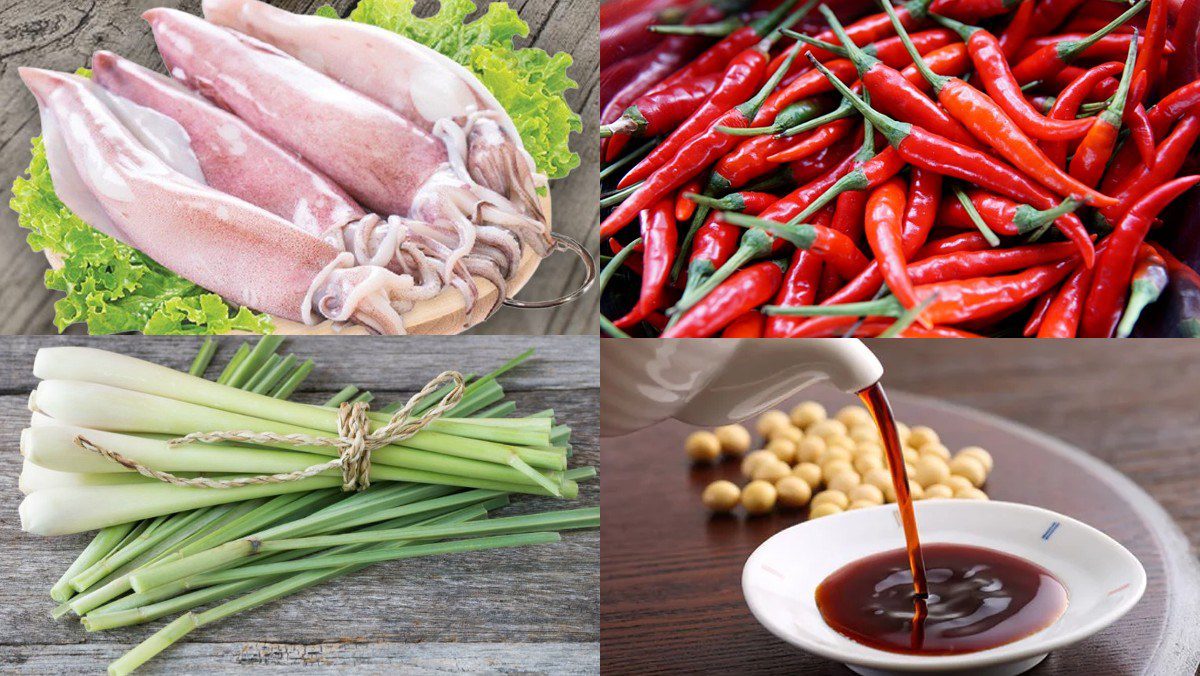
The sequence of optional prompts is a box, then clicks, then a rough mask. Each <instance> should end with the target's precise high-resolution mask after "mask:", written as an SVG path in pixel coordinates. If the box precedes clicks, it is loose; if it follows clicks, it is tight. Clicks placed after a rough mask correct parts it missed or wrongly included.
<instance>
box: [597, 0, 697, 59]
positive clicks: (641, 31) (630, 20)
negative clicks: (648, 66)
mask: <svg viewBox="0 0 1200 676" xmlns="http://www.w3.org/2000/svg"><path fill="white" fill-rule="evenodd" d="M615 4H622V3H615ZM678 4H680V3H678V2H676V1H674V0H654V1H652V2H638V3H632V2H631V3H627V4H626V6H622V7H617V8H612V9H609V10H608V11H607V12H605V21H604V23H603V24H602V26H601V27H600V63H602V64H604V65H605V67H607V66H609V65H611V64H614V63H616V62H618V61H620V60H622V59H628V58H630V57H632V56H637V55H638V54H640V53H642V52H644V51H646V50H647V49H649V48H651V47H653V46H654V44H655V41H654V40H653V38H654V37H655V36H654V35H653V34H650V33H649V31H648V29H649V28H650V26H652V25H654V24H656V23H659V22H660V21H662V20H663V18H664V15H665V14H666V13H667V12H668V11H669V10H670V9H671V8H672V6H673V5H678ZM676 18H677V19H678V18H679V17H676Z"/></svg>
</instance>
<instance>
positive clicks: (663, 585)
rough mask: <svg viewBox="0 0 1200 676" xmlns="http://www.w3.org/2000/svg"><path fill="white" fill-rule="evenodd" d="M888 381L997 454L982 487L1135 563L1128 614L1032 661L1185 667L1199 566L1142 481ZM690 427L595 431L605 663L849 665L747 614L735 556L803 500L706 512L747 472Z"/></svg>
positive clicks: (911, 406) (1072, 667)
mask: <svg viewBox="0 0 1200 676" xmlns="http://www.w3.org/2000/svg"><path fill="white" fill-rule="evenodd" d="M890 394H891V397H892V403H893V406H895V408H896V415H897V418H898V419H900V420H902V421H904V422H906V423H909V424H913V425H918V424H927V425H930V426H932V427H933V428H934V429H936V430H937V431H938V432H939V433H940V435H941V437H942V440H943V441H944V443H945V444H946V446H947V447H949V448H950V449H952V450H956V449H958V448H961V447H963V446H968V445H973V444H978V445H980V446H983V447H985V448H987V449H988V450H990V451H991V452H992V454H993V456H994V457H995V459H996V467H995V470H994V471H993V473H992V475H991V476H990V477H989V480H988V483H987V485H986V486H985V490H986V491H987V492H988V493H989V494H990V495H991V496H992V497H993V498H994V499H997V500H1008V501H1012V502H1022V503H1026V504H1031V505H1038V506H1040V507H1045V508H1047V509H1052V510H1055V511H1058V512H1061V513H1063V514H1066V515H1068V516H1072V517H1074V518H1076V519H1079V520H1081V521H1083V522H1085V523H1088V524H1090V525H1092V526H1095V527H1096V528H1099V529H1100V530H1102V531H1104V532H1105V533H1108V534H1109V535H1110V536H1112V537H1113V538H1115V539H1116V540H1118V541H1119V542H1120V543H1121V544H1122V545H1124V546H1125V547H1127V548H1128V549H1129V550H1130V551H1131V552H1133V554H1134V555H1135V556H1137V557H1138V559H1139V560H1140V561H1141V562H1142V564H1143V565H1144V566H1145V568H1146V573H1147V575H1148V586H1147V589H1146V594H1145V595H1144V596H1143V597H1142V599H1141V601H1140V602H1139V603H1138V604H1137V606H1135V607H1134V608H1133V610H1132V611H1130V612H1129V614H1127V615H1126V616H1125V617H1123V618H1121V619H1120V620H1118V621H1117V622H1116V623H1115V624H1113V625H1112V626H1111V627H1109V628H1107V629H1105V630H1104V631H1102V632H1100V633H1099V634H1096V635H1094V636H1092V637H1091V638H1089V639H1087V640H1085V641H1082V642H1081V643H1078V644H1076V645H1073V646H1070V647H1067V648H1064V649H1062V650H1058V651H1055V652H1054V653H1051V655H1050V657H1049V658H1047V660H1046V661H1045V662H1044V663H1043V664H1041V665H1040V666H1038V668H1037V669H1035V670H1033V671H1031V672H1030V674H1032V675H1035V676H1036V675H1046V674H1100V673H1103V674H1156V675H1157V674H1163V675H1167V674H1172V675H1173V674H1191V673H1194V672H1195V669H1196V664H1197V660H1198V659H1200V632H1198V631H1197V630H1196V627H1197V626H1200V566H1198V565H1197V562H1196V560H1195V559H1194V558H1193V557H1192V555H1191V553H1190V552H1189V549H1188V543H1187V541H1186V539H1185V538H1184V536H1183V534H1182V533H1181V532H1180V531H1179V529H1178V527H1177V526H1176V525H1175V524H1174V523H1173V522H1172V521H1171V518H1170V516H1169V515H1167V513H1166V512H1165V511H1164V510H1163V509H1162V508H1161V507H1160V506H1159V505H1158V504H1157V503H1155V502H1154V500H1153V499H1151V498H1150V496H1149V495H1147V494H1146V492H1145V491H1143V490H1142V489H1141V488H1139V487H1138V486H1137V485H1136V484H1134V483H1133V482H1132V481H1130V480H1129V479H1128V478H1126V477H1125V476H1124V475H1122V474H1120V473H1118V472H1117V471H1116V470H1114V469H1113V468H1111V467H1109V466H1108V465H1106V464H1104V463H1103V462H1101V461H1099V460H1097V459H1096V458H1094V457H1092V456H1090V455H1088V454H1087V453H1084V452H1083V451H1081V450H1079V449H1077V448H1074V447H1072V446H1069V445H1067V444H1065V443H1063V442H1062V441H1060V440H1058V439H1055V438H1053V437H1050V436H1047V435H1045V434H1042V433H1040V432H1037V431H1034V430H1031V429H1029V428H1027V427H1024V426H1021V425H1018V424H1016V423H1013V422H1010V421H1007V420H1002V419H1000V418H996V417H993V416H990V415H987V414H984V413H980V412H978V411H974V410H969V409H966V408H960V407H957V406H953V405H950V404H946V403H945V402H941V401H936V400H932V399H925V398H921V397H916V396H912V395H906V394H903V393H890ZM801 395H802V396H800V397H798V398H797V401H799V400H803V399H815V400H817V401H820V402H822V403H823V404H825V405H826V406H827V407H828V408H830V409H831V410H836V409H838V408H840V407H842V406H845V405H847V404H850V403H854V401H853V400H852V398H851V397H848V396H847V395H845V394H842V393H839V392H836V391H834V390H831V389H829V388H812V389H810V390H807V391H805V392H803V393H801ZM795 403H796V402H790V405H794V404H795ZM788 407H789V405H784V406H781V408H784V409H785V410H786V409H787V408H788ZM602 415H603V413H602ZM693 429H695V428H693V427H690V426H688V425H684V424H683V423H680V422H678V421H668V422H664V423H660V424H658V425H655V426H654V427H651V428H649V429H646V430H642V431H640V432H637V433H635V434H632V435H628V436H625V437H618V438H615V439H604V440H602V445H601V460H602V464H603V466H604V473H603V485H602V488H603V490H602V493H601V495H602V496H603V497H602V503H601V506H602V509H603V511H604V520H603V521H602V524H601V538H602V541H603V542H604V547H603V548H602V549H601V552H600V562H601V568H600V570H601V577H600V585H601V587H600V588H601V595H602V598H603V599H604V603H603V606H602V608H601V625H600V626H601V642H602V645H603V646H604V648H603V650H604V664H605V669H606V670H611V672H612V673H614V674H615V673H644V672H651V671H656V670H664V669H665V670H672V671H680V672H700V671H704V672H711V673H732V672H735V671H736V672H738V673H766V672H774V673H792V674H846V673H849V672H847V671H845V669H844V668H843V667H841V666H839V665H835V664H833V663H831V662H828V661H826V660H824V659H821V658H819V657H816V656H814V655H810V654H807V653H804V652H801V651H799V650H796V649H794V648H792V647H791V646H789V645H787V644H785V643H784V642H782V641H780V640H778V639H776V638H774V637H773V636H771V635H770V634H769V633H768V632H767V630H766V629H764V628H763V627H762V626H760V625H759V624H758V623H757V622H755V620H754V618H753V617H752V616H751V615H750V611H749V610H748V609H747V608H746V604H745V602H744V600H743V599H742V593H741V572H742V565H743V564H744V563H745V560H746V558H747V557H748V556H749V555H750V553H751V552H752V551H753V550H754V548H755V547H757V546H758V545H759V544H760V543H761V542H762V541H763V540H765V539H766V538H768V537H770V536H771V535H772V534H774V533H776V532H777V531H779V530H782V529H783V528H787V527H788V526H791V525H793V524H794V523H797V522H798V521H800V520H802V519H803V518H804V517H805V516H806V514H805V513H804V512H803V511H792V512H787V511H780V512H776V513H774V514H772V515H769V516H765V517H758V518H746V517H745V516H743V515H741V514H740V513H739V514H738V515H734V516H715V517H713V516H709V514H708V513H707V512H706V511H705V509H704V508H703V506H702V505H701V504H700V492H701V490H702V489H703V488H704V486H705V485H707V484H708V483H709V482H711V481H714V480H716V479H720V478H724V479H730V480H732V481H734V482H735V483H739V484H742V483H745V479H743V478H741V477H740V475H739V472H738V468H737V464H736V463H732V462H727V463H723V464H721V465H717V466H709V467H689V464H688V462H687V459H686V457H685V456H684V454H683V451H682V449H683V440H684V438H685V437H686V436H687V434H688V433H689V432H691V431H692V430H693ZM739 512H740V510H739ZM835 518H836V517H835ZM896 544H897V546H900V545H901V544H902V543H901V542H899V541H897V543H896Z"/></svg>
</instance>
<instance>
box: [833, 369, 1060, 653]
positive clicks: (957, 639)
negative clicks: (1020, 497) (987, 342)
mask: <svg viewBox="0 0 1200 676" xmlns="http://www.w3.org/2000/svg"><path fill="white" fill-rule="evenodd" d="M858 396H859V398H860V399H862V402H863V404H865V405H866V407H867V410H868V411H870V412H871V416H872V417H873V418H874V419H875V424H876V425H877V426H878V427H879V435H880V437H881V438H882V440H883V448H884V452H885V453H886V454H887V459H888V467H889V468H890V471H891V474H892V486H893V487H894V488H895V490H896V505H897V507H898V508H899V511H900V521H901V524H902V526H903V527H904V541H905V547H904V549H897V550H893V551H888V552H884V553H882V554H876V555H874V556H869V557H867V558H865V559H860V560H858V561H855V562H854V563H851V564H849V565H847V566H845V567H843V568H841V569H839V570H837V571H835V572H834V573H833V574H832V575H830V576H829V577H827V578H825V580H824V581H822V582H821V584H820V585H819V586H818V587H817V593H816V601H817V609H818V610H819V611H820V612H821V617H822V618H824V620H825V622H826V624H828V625H829V626H830V627H832V628H833V629H834V630H836V631H838V632H840V633H841V634H843V635H845V636H848V637H849V638H851V639H853V640H855V641H857V642H859V643H862V644H863V645H866V646H870V647H872V648H877V649H879V650H887V651H890V652H900V653H910V654H923V655H947V654H953V653H965V652H974V651H976V650H986V649H988V648H995V647H997V646H1001V645H1004V644H1006V643H1011V642H1012V641H1016V640H1018V639H1021V638H1024V637H1026V636H1029V635H1030V634H1033V633H1035V632H1038V631H1041V630H1042V629H1045V628H1046V627H1048V626H1050V625H1051V624H1053V623H1054V621H1055V620H1057V619H1058V618H1059V617H1060V616H1061V615H1062V613H1063V611H1064V610H1066V607H1067V592H1066V588H1064V587H1063V585H1062V583H1060V582H1059V581H1058V580H1057V579H1055V578H1054V576H1053V575H1051V574H1050V573H1048V572H1046V571H1045V570H1044V569H1042V568H1041V567H1040V566H1037V565H1036V564H1033V563H1030V562H1028V561H1025V560H1023V559H1019V558H1016V557H1014V556H1009V555H1008V554H1005V553H1003V552H998V551H995V550H992V549H985V548H983V547H972V546H968V545H957V544H943V543H937V544H931V545H926V546H925V547H922V546H921V539H920V537H919V536H918V534H917V517H916V514H915V513H914V511H913V500H912V495H911V493H910V491H909V485H908V473H907V472H906V471H905V467H904V453H903V449H902V447H901V445H900V437H899V435H898V434H897V433H896V421H895V418H894V417H893V416H892V407H891V404H890V403H888V399H887V394H885V393H884V391H883V387H882V386H880V385H879V384H878V383H876V384H875V385H872V386H871V387H869V388H867V389H865V390H863V391H862V392H859V393H858Z"/></svg>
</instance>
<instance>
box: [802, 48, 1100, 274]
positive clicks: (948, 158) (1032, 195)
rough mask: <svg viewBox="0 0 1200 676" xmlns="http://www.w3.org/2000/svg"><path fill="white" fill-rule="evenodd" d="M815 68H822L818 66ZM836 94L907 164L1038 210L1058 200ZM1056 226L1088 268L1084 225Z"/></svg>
mask: <svg viewBox="0 0 1200 676" xmlns="http://www.w3.org/2000/svg"><path fill="white" fill-rule="evenodd" d="M817 67H818V68H821V66H820V65H819V64H817ZM839 85H840V83H839ZM839 91H841V92H842V95H843V96H845V97H846V98H848V99H850V100H851V101H852V102H853V104H854V106H855V107H857V108H858V109H859V110H860V111H861V112H862V113H863V114H864V115H866V116H867V119H869V120H870V121H871V123H872V124H874V125H875V128H876V129H879V131H881V132H882V133H883V135H884V136H885V137H886V138H887V139H888V142H889V143H891V144H892V146H893V147H894V148H896V150H897V151H898V152H899V153H900V155H901V157H903V158H904V159H905V160H907V161H908V162H909V163H910V164H913V165H915V166H918V167H921V168H922V169H928V170H930V171H933V172H936V173H939V174H943V175H945V176H951V177H953V178H958V179H961V180H964V181H967V182H968V183H973V184H975V185H978V186H980V187H982V188H985V189H988V190H991V191H992V192H998V193H1000V194H1002V195H1007V196H1008V197H1012V198H1014V199H1017V200H1020V201H1023V202H1026V203H1028V204H1031V205H1033V206H1034V207H1036V208H1039V209H1049V208H1051V207H1053V206H1054V205H1055V204H1056V202H1057V200H1055V198H1054V197H1052V196H1051V195H1050V193H1049V192H1047V191H1046V190H1045V189H1043V188H1041V187H1040V186H1037V185H1036V184H1034V183H1033V182H1031V181H1030V180H1029V179H1027V178H1026V177H1025V176H1024V175H1022V174H1020V173H1017V172H1016V171H1014V170H1013V169H1011V168H1010V167H1008V166H1007V165H1005V164H1003V163H1001V162H998V161H996V160H995V159H994V158H992V157H991V156H989V155H986V154H984V153H982V152H980V151H978V150H974V149H972V148H968V147H966V146H963V145H959V144H957V143H954V142H953V141H951V140H949V139H947V138H945V137H943V136H938V135H936V134H933V133H931V132H929V131H926V130H925V129H923V128H921V127H918V126H915V125H911V124H908V123H901V122H897V121H896V120H893V119H891V118H889V117H887V116H885V115H883V114H882V113H879V112H878V111H876V110H874V109H872V108H871V107H870V106H868V105H866V104H865V103H864V102H863V101H862V100H861V99H859V98H858V97H856V96H854V94H853V93H851V92H850V90H849V89H847V88H846V87H845V86H844V85H841V86H839ZM1106 199H1107V198H1106ZM1056 225H1057V226H1058V227H1059V229H1060V230H1061V231H1062V232H1063V234H1064V235H1066V236H1067V238H1068V239H1070V240H1071V241H1073V242H1075V245H1076V246H1077V247H1079V251H1080V254H1081V255H1082V256H1083V259H1084V262H1085V264H1087V265H1090V264H1091V262H1092V258H1093V257H1094V249H1093V247H1092V240H1091V238H1090V237H1089V236H1088V233H1087V230H1086V229H1085V228H1084V227H1083V223H1082V222H1080V221H1079V219H1078V218H1076V217H1074V215H1073V214H1068V215H1065V216H1063V217H1062V218H1060V219H1058V221H1056Z"/></svg>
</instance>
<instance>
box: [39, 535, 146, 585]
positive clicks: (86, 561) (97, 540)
mask: <svg viewBox="0 0 1200 676" xmlns="http://www.w3.org/2000/svg"><path fill="white" fill-rule="evenodd" d="M134 525H135V524H133V523H122V524H118V525H116V526H109V527H108V528H102V529H100V532H99V533H97V534H96V537H94V538H92V541H91V542H89V543H88V546H87V547H85V548H84V549H83V551H82V552H80V553H79V556H78V557H76V558H75V560H74V561H73V562H72V563H71V565H70V566H67V570H66V571H65V572H64V573H63V574H62V577H60V578H58V581H57V582H55V583H54V586H53V587H51V588H50V598H52V599H54V600H55V601H58V602H59V603H63V602H65V601H67V600H69V599H70V598H71V597H72V596H74V595H75V589H74V588H73V587H72V586H71V578H73V577H75V576H76V575H78V574H79V573H81V572H83V571H84V570H87V569H88V567H89V566H91V565H92V564H93V563H96V562H97V561H99V560H101V559H103V558H104V557H105V556H107V555H108V554H109V552H111V551H113V550H114V549H116V548H117V545H119V544H121V541H122V540H124V539H125V536H126V535H128V534H129V531H131V530H133V527H134Z"/></svg>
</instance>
